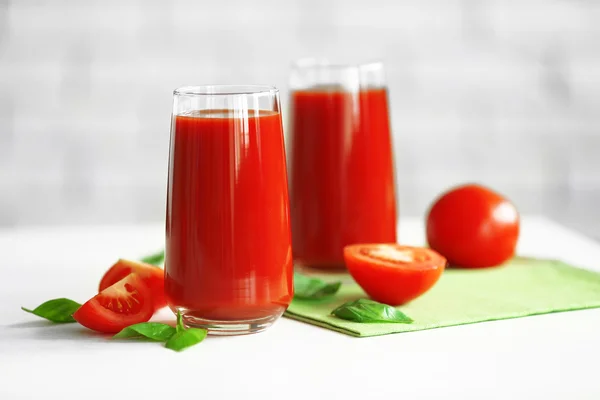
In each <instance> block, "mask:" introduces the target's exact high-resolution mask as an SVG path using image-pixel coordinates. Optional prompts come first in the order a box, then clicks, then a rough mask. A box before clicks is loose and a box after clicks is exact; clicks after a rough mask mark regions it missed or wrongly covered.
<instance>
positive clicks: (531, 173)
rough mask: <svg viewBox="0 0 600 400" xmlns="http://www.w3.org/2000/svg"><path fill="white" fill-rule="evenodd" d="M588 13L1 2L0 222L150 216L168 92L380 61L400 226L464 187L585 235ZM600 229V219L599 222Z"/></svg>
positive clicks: (502, 4) (596, 76)
mask: <svg viewBox="0 0 600 400" xmlns="http://www.w3.org/2000/svg"><path fill="white" fill-rule="evenodd" d="M598 21H600V2H599V1H593V0H587V1H585V0H578V1H574V0H520V1H517V0H376V1H364V0H338V1H326V0H319V1H317V0H304V1H302V0H293V1H290V0H288V1H279V0H255V1H246V0H236V1H220V2H216V1H213V2H199V1H196V0H189V1H171V2H169V1H163V0H135V1H125V0H102V1H100V0H79V1H77V0H72V1H68V0H53V1H43V0H11V1H9V0H0V225H16V224H80V223H114V222H124V223H127V222H140V221H160V220H162V219H163V216H164V198H165V178H166V167H167V150H168V135H169V131H168V130H169V112H170V107H171V91H172V89H173V88H175V87H177V86H181V85H187V84H201V83H240V82H241V83H270V84H275V85H277V86H278V87H280V88H281V89H282V91H283V98H282V101H283V105H284V109H285V105H286V103H287V98H286V96H287V91H286V87H287V78H288V72H289V65H290V63H291V61H292V60H294V59H295V58H298V57H304V56H327V57H331V58H341V59H355V60H361V59H363V60H369V59H374V58H380V59H383V60H384V61H385V62H386V66H387V75H388V82H389V87H390V92H391V107H392V125H393V130H394V135H395V137H394V140H395V147H396V165H397V179H398V187H399V196H400V207H401V213H402V214H405V215H407V214H409V215H418V214H422V213H423V212H424V211H425V210H426V208H427V206H428V205H429V204H430V202H431V201H432V200H433V198H434V197H435V196H436V195H437V194H438V193H439V192H440V191H441V190H442V189H444V188H446V187H447V186H450V185H453V184H456V183H459V182H463V181H473V180H478V181H481V182H483V183H486V184H488V185H490V186H492V187H494V188H496V189H498V190H499V191H502V192H504V193H506V194H507V195H509V196H510V197H511V198H512V199H513V200H514V201H515V202H516V203H517V205H518V206H519V208H520V209H521V210H522V212H523V213H542V214H547V215H549V216H551V217H553V218H556V219H558V220H561V221H563V222H567V223H569V224H571V225H574V226H577V227H581V228H583V229H585V230H587V231H588V232H590V233H592V234H597V235H599V236H600V228H597V227H596V223H598V222H600V221H599V218H600V213H598V212H597V210H596V205H597V204H600V156H598V153H599V151H600V132H599V130H600V24H598V23H597V22H598ZM598 225H600V224H598Z"/></svg>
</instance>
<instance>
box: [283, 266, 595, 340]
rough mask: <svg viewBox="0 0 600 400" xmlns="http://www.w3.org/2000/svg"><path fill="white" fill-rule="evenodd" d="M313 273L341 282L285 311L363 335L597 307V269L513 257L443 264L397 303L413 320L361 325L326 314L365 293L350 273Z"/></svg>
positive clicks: (323, 325) (341, 330)
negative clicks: (434, 277)
mask: <svg viewBox="0 0 600 400" xmlns="http://www.w3.org/2000/svg"><path fill="white" fill-rule="evenodd" d="M313 275H314V274H313ZM317 276H318V277H320V278H325V279H326V280H342V282H343V285H342V287H341V289H340V291H339V292H338V293H336V294H335V295H334V296H332V297H331V298H328V299H325V300H320V301H315V300H299V299H295V300H294V301H293V302H292V304H291V305H290V307H289V308H288V310H287V311H286V313H285V315H286V316H287V317H288V318H293V319H297V320H300V321H304V322H307V323H309V324H314V325H318V326H322V327H324V328H328V329H332V330H335V331H338V332H342V333H346V334H348V335H353V336H361V337H362V336H377V335H386V334H390V333H398V332H410V331H419V330H423V329H431V328H440V327H444V326H452V325H462V324H470V323H475V322H483V321H493V320H499V319H508V318H517V317H524V316H528V315H535V314H546V313H552V312H559V311H568V310H579V309H585V308H595V307H600V273H596V272H591V271H586V270H583V269H579V268H575V267H573V266H570V265H568V264H565V263H563V262H560V261H555V260H541V259H533V258H524V257H517V258H515V259H513V260H512V261H510V262H508V263H506V264H505V265H503V266H500V267H497V268H489V269H475V270H466V269H447V270H446V271H445V272H444V274H443V275H442V277H441V278H440V280H439V282H438V283H437V284H436V285H435V286H434V287H433V288H432V289H431V290H430V291H429V292H427V293H426V294H424V295H423V296H421V297H419V298H418V299H416V300H413V301H412V302H410V303H408V304H406V305H404V306H400V307H399V309H400V310H402V312H404V313H405V314H406V315H408V316H409V317H410V318H412V319H413V320H414V322H413V323H412V324H390V323H362V324H361V323H356V322H350V321H345V320H342V319H339V318H336V317H334V316H332V315H330V313H331V311H332V310H333V309H335V308H336V307H338V306H339V305H341V304H343V303H345V302H347V301H351V300H356V299H358V298H365V297H367V296H366V295H365V293H364V292H363V291H362V289H361V288H360V287H359V286H358V285H357V284H356V283H355V282H354V281H353V280H352V278H351V277H350V275H348V274H337V275H331V274H329V275H327V274H317Z"/></svg>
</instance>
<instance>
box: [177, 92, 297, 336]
mask: <svg viewBox="0 0 600 400" xmlns="http://www.w3.org/2000/svg"><path fill="white" fill-rule="evenodd" d="M289 221H290V218H289V206H288V182H287V173H286V161H285V150H284V141H283V129H282V123H281V113H280V104H279V92H278V90H277V89H276V88H274V87H270V86H217V85H215V86H193V87H191V86H190V87H183V88H180V89H177V90H175V91H174V101H173V115H172V123H171V145H170V158H169V178H168V190H167V221H166V259H165V291H166V295H167V299H168V303H169V306H170V307H171V309H172V310H173V311H174V312H177V311H180V312H181V314H182V316H183V320H184V322H185V323H186V324H187V325H190V326H195V327H201V328H206V329H208V330H209V334H215V335H234V334H244V333H253V332H260V331H262V330H264V329H266V328H267V327H269V326H270V325H271V324H272V323H273V322H274V321H275V320H276V319H278V318H279V317H280V316H281V315H282V314H283V312H284V311H285V310H286V308H287V306H288V305H289V304H290V301H291V299H292V296H293V283H292V279H293V265H292V248H291V235H290V222H289Z"/></svg>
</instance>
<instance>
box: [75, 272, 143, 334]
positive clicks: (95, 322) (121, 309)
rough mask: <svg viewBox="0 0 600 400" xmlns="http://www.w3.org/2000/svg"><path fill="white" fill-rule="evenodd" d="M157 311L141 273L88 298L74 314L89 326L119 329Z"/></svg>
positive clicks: (106, 329) (108, 329) (95, 328)
mask: <svg viewBox="0 0 600 400" xmlns="http://www.w3.org/2000/svg"><path fill="white" fill-rule="evenodd" d="M152 314H154V307H153V304H152V301H151V294H150V289H148V287H147V286H146V284H145V283H144V281H143V279H142V278H141V277H140V276H138V275H137V274H135V273H134V274H129V275H127V276H126V277H125V278H123V279H122V280H120V281H118V282H117V283H115V284H114V285H112V286H109V287H107V288H106V289H104V290H103V291H101V292H100V293H98V294H97V295H96V296H94V297H93V298H91V299H90V300H88V301H87V302H86V303H85V304H84V305H82V306H81V307H80V308H79V309H78V310H77V311H75V313H74V314H73V318H75V320H76V321H77V322H79V323H80V324H81V325H83V326H85V327H86V328H90V329H93V330H95V331H98V332H106V333H116V332H119V331H120V330H121V329H123V328H125V327H127V326H129V325H132V324H137V323H139V322H146V321H148V320H149V319H150V318H151V317H152Z"/></svg>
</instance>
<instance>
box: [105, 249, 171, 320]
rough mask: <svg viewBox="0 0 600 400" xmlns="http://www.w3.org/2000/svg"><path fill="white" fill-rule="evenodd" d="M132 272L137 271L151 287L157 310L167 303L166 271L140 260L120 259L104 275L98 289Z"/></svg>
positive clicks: (153, 301) (149, 287)
mask: <svg viewBox="0 0 600 400" xmlns="http://www.w3.org/2000/svg"><path fill="white" fill-rule="evenodd" d="M131 273H135V274H137V275H138V276H139V277H140V278H142V280H143V281H144V283H145V284H146V286H147V287H148V289H150V292H151V299H152V303H153V304H154V309H155V310H158V309H159V308H163V307H164V306H166V305H167V299H166V297H165V273H164V271H163V269H162V268H160V267H157V266H155V265H151V264H145V263H143V262H139V261H130V260H123V259H120V260H118V261H117V262H116V263H115V264H114V265H113V266H112V267H110V268H109V270H108V271H106V273H105V274H104V276H103V277H102V280H101V281H100V288H99V289H98V291H99V292H101V291H103V290H104V289H106V288H107V287H109V286H111V285H113V284H115V283H117V282H118V281H120V280H121V279H123V278H125V277H126V276H127V275H129V274H131Z"/></svg>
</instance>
